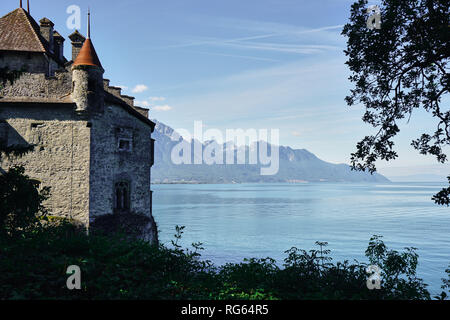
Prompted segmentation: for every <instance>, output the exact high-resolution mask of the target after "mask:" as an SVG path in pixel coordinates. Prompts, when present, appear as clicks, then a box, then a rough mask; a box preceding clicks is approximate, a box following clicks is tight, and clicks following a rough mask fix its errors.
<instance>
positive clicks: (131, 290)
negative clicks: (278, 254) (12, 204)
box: [0, 223, 445, 300]
mask: <svg viewBox="0 0 450 320" xmlns="http://www.w3.org/2000/svg"><path fill="white" fill-rule="evenodd" d="M182 232H183V228H182V227H178V228H177V235H176V236H177V237H178V238H177V239H179V237H181V234H182ZM173 244H174V245H175V246H174V248H172V249H171V248H167V247H165V246H163V245H159V246H154V245H153V246H152V245H150V244H149V243H148V242H145V241H139V240H131V239H127V238H126V237H125V238H124V237H123V236H121V235H120V234H119V235H109V236H106V235H101V234H90V235H87V234H86V232H83V231H82V230H80V229H78V228H77V227H74V226H72V225H71V224H69V223H63V224H60V225H58V226H54V225H46V226H45V227H42V228H37V229H34V230H32V231H27V232H24V233H22V236H21V237H19V238H16V239H15V240H13V239H11V238H9V237H3V238H2V239H0V256H1V257H2V259H1V260H0V300H3V299H7V300H9V299H86V300H95V299H113V300H116V299H152V300H154V299H156V300H158V299H170V300H173V299H211V300H215V299H239V300H247V299H249V300H261V299H430V295H429V293H428V291H427V290H426V285H425V284H423V282H422V280H420V279H417V278H416V275H415V272H416V269H415V267H416V265H417V255H416V254H415V253H414V250H413V249H408V250H406V251H405V252H402V253H400V252H396V251H389V250H387V248H386V246H385V245H384V244H383V243H382V241H381V239H380V237H374V238H373V239H372V240H371V242H370V244H369V248H368V250H367V252H366V253H367V256H368V258H369V261H370V263H377V264H379V266H380V267H382V268H383V273H382V289H381V290H369V289H368V288H367V286H366V280H367V277H368V274H367V273H366V267H367V264H361V263H354V264H350V263H348V261H345V262H342V263H340V262H338V263H336V264H333V263H331V262H330V258H329V257H328V254H329V251H328V250H323V247H324V246H326V244H325V243H319V244H320V246H321V248H320V250H311V251H309V252H307V251H304V250H299V249H297V248H292V249H290V250H289V251H287V252H286V253H287V257H286V259H285V261H284V265H283V267H279V266H277V264H276V262H275V261H274V260H273V259H270V258H266V259H246V260H244V261H243V262H242V263H238V264H231V263H228V264H226V265H224V266H222V267H216V266H214V265H212V264H211V263H210V262H209V261H201V260H200V254H199V253H198V250H201V249H202V248H201V244H193V245H194V248H195V250H189V249H181V247H180V246H179V245H178V241H174V242H173ZM70 265H78V266H79V267H80V268H81V272H82V275H81V283H82V289H81V290H73V291H70V290H68V289H67V288H66V280H67V278H68V275H67V274H66V270H67V267H68V266H70ZM441 298H442V297H441ZM444 298H445V297H444Z"/></svg>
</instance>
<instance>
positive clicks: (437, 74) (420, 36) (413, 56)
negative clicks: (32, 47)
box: [342, 0, 450, 205]
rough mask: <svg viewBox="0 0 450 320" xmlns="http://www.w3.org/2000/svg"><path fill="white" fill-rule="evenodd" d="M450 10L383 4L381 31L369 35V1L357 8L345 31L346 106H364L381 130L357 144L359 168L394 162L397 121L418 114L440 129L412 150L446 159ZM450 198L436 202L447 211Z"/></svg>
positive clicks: (414, 0) (432, 4) (395, 0)
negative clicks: (348, 85)
mask: <svg viewBox="0 0 450 320" xmlns="http://www.w3.org/2000/svg"><path fill="white" fill-rule="evenodd" d="M449 6H450V1H449V0H440V1H429V0H382V1H381V3H380V6H379V7H380V10H381V28H380V29H374V30H370V29H369V28H367V24H366V22H367V20H368V18H369V15H370V14H369V13H368V12H367V8H368V1H367V0H358V1H357V2H355V3H354V4H353V5H352V8H351V15H350V22H349V23H348V24H347V25H345V27H344V29H343V31H342V34H343V35H345V36H346V37H347V38H348V42H347V49H346V50H345V54H346V55H347V57H348V60H347V63H346V64H347V65H348V67H349V69H350V71H351V72H352V73H351V76H350V78H349V80H350V81H351V82H353V83H354V85H355V87H354V89H352V90H351V94H350V95H349V96H348V97H347V98H346V101H347V104H348V105H349V106H354V105H360V104H362V105H364V106H365V108H366V112H365V114H364V116H363V121H364V122H366V123H369V124H370V125H372V126H373V127H374V128H376V130H377V133H376V134H374V135H371V136H366V137H365V138H364V139H363V140H362V141H361V142H359V143H358V144H357V151H356V152H355V153H353V154H352V158H351V161H352V166H353V168H354V169H357V170H369V171H370V172H371V173H373V172H375V171H376V166H375V163H376V161H378V160H386V161H390V160H393V159H396V158H397V156H398V155H397V152H396V151H395V150H394V138H395V136H396V135H397V134H398V133H399V132H400V128H399V122H400V121H401V120H404V119H406V120H407V122H409V119H410V118H411V116H412V114H413V112H414V111H416V110H418V109H423V110H425V111H426V112H428V113H429V114H430V116H431V117H433V118H434V119H435V122H436V128H435V130H434V132H430V133H423V134H422V135H421V136H420V137H419V138H418V139H417V140H415V141H413V142H412V146H413V147H414V148H415V149H417V150H418V151H419V152H420V153H421V154H424V155H433V156H435V157H436V159H437V160H438V161H439V162H441V163H445V162H446V161H447V155H446V154H445V152H444V151H445V150H446V148H448V146H449V145H450V110H449V109H448V106H446V107H445V106H444V105H443V104H442V101H445V100H444V97H445V96H446V95H448V93H449V90H450V75H449V73H448V67H447V66H448V62H449V58H450V33H449V30H448V25H449V14H448V8H449ZM449 196H450V193H449V190H448V189H446V190H445V189H444V190H443V191H442V192H441V193H440V194H438V195H436V196H435V197H434V198H433V200H434V201H435V202H436V203H438V204H441V205H449V201H450V199H449Z"/></svg>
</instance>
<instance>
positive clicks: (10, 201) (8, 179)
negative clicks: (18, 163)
mask: <svg viewBox="0 0 450 320" xmlns="http://www.w3.org/2000/svg"><path fill="white" fill-rule="evenodd" d="M38 185H39V184H38V182H36V181H33V180H31V179H30V178H29V177H28V176H26V175H25V170H24V168H23V167H13V168H10V169H9V170H8V172H6V173H4V174H1V175H0V234H2V235H9V236H15V235H17V234H20V233H22V232H23V231H26V229H27V228H32V227H33V226H34V225H35V224H36V223H37V222H38V217H43V216H45V215H46V213H47V212H46V210H45V208H44V207H43V206H42V202H43V201H44V200H45V199H47V198H48V195H49V192H50V189H49V188H42V190H40V191H39V190H38Z"/></svg>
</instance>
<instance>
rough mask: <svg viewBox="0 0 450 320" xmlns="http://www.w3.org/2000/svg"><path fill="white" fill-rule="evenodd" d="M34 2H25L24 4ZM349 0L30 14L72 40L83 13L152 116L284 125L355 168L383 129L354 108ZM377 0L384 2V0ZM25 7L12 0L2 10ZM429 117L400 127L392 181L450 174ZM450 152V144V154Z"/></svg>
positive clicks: (145, 0) (137, 5)
mask: <svg viewBox="0 0 450 320" xmlns="http://www.w3.org/2000/svg"><path fill="white" fill-rule="evenodd" d="M24 3H26V1H25V0H24ZM352 3H353V1H349V0H317V1H310V0H189V1H188V0H164V1H163V0H157V1H156V0H150V1H149V0H131V1H115V0H109V1H106V0H96V1H92V0H90V1H87V0H79V1H75V0H71V1H66V0H58V1H56V0H53V1H50V0H30V4H31V15H32V16H33V17H34V18H35V19H36V20H37V21H39V20H40V19H41V18H42V17H44V16H45V17H47V18H49V19H50V20H52V21H53V22H54V23H55V29H56V30H58V32H59V33H60V34H61V35H62V36H64V37H65V38H66V42H65V45H66V47H65V55H66V57H67V58H68V59H69V60H70V58H71V45H70V40H69V39H68V38H67V36H68V35H69V34H71V33H72V32H73V31H74V30H70V29H69V28H68V27H67V23H66V22H67V19H68V18H69V16H70V14H68V13H67V8H68V7H69V6H71V5H77V6H79V7H80V8H81V11H82V20H81V23H82V24H81V30H80V31H81V33H83V34H86V18H85V17H86V14H87V8H88V7H90V9H91V17H92V22H91V23H92V27H91V30H92V31H91V32H92V34H91V38H92V41H93V43H94V45H95V48H96V50H97V53H98V55H99V57H100V60H101V62H102V65H103V67H104V69H105V70H106V72H105V78H108V79H110V80H111V85H114V86H120V87H122V88H123V91H122V93H123V94H127V95H131V96H135V97H136V104H138V105H141V106H143V107H147V108H150V118H152V119H157V120H159V121H161V122H163V123H165V124H167V125H169V126H171V127H172V128H175V129H178V128H183V129H186V130H189V131H191V132H193V130H194V121H202V122H203V124H204V126H205V130H206V129H210V128H217V129H219V130H222V131H223V132H225V130H226V129H238V128H242V129H250V128H253V129H257V130H258V129H279V130H280V144H281V145H284V146H290V147H292V148H298V149H307V150H309V151H311V152H313V153H314V154H316V155H317V156H318V157H319V158H321V159H323V160H325V161H328V162H332V163H349V161H350V160H349V159H350V154H351V153H352V152H354V151H355V146H356V143H357V142H358V141H359V140H361V139H362V138H363V137H364V136H366V135H368V134H371V133H373V132H374V131H373V128H371V127H370V126H369V125H367V124H364V123H363V122H362V120H361V117H362V114H363V112H364V110H363V108H362V107H352V108H350V107H348V106H347V105H346V103H345V100H344V98H345V96H346V95H348V94H349V90H350V89H351V88H352V84H351V83H350V82H349V81H348V76H349V71H348V69H347V67H346V65H345V64H344V63H345V61H346V57H345V55H344V53H343V50H344V49H345V46H346V39H345V38H344V37H343V36H341V35H340V33H341V30H342V27H343V25H344V24H345V23H346V22H347V21H348V17H349V12H350V5H351V4H352ZM369 4H377V2H376V1H374V2H371V3H369ZM18 6H19V0H2V1H1V3H0V15H4V14H6V13H8V12H9V11H12V10H13V9H15V8H17V7H18ZM434 126H435V122H434V120H433V119H432V117H431V115H429V114H427V113H426V112H418V113H416V114H413V117H412V118H411V121H410V122H409V123H407V121H406V120H405V121H404V122H403V123H400V128H401V133H400V134H399V136H398V138H397V139H396V140H395V142H396V148H397V151H398V153H399V158H398V159H397V160H395V161H391V162H389V163H386V162H379V163H378V169H379V172H380V173H382V174H385V175H387V176H388V177H392V176H405V175H413V174H434V175H439V176H442V177H444V176H446V175H448V174H449V173H450V165H449V164H445V165H440V164H438V163H437V161H436V160H435V158H433V157H431V156H423V155H420V154H418V152H417V151H416V150H414V149H413V148H412V147H411V145H410V144H411V141H412V140H413V139H415V138H418V137H419V136H420V135H421V134H422V133H424V132H431V130H432V129H433V128H434ZM447 151H448V152H447V154H449V153H450V150H447Z"/></svg>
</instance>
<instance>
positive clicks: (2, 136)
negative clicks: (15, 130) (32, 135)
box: [0, 120, 8, 148]
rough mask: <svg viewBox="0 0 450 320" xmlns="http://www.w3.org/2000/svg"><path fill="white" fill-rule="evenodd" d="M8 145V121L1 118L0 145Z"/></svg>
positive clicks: (4, 146)
mask: <svg viewBox="0 0 450 320" xmlns="http://www.w3.org/2000/svg"><path fill="white" fill-rule="evenodd" d="M7 146H8V123H7V122H6V121H4V120H0V147H3V148H6V147H7Z"/></svg>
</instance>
